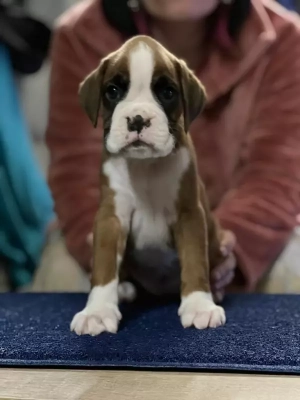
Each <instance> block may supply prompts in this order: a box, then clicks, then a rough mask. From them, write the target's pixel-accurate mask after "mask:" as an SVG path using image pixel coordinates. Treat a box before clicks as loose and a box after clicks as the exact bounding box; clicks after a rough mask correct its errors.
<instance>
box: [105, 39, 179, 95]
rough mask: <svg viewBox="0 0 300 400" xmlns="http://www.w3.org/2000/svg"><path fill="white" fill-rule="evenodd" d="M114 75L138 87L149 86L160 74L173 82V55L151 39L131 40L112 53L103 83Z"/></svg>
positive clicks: (174, 72)
mask: <svg viewBox="0 0 300 400" xmlns="http://www.w3.org/2000/svg"><path fill="white" fill-rule="evenodd" d="M116 75H120V76H122V77H123V78H124V79H126V80H128V81H129V82H130V86H133V85H134V86H139V87H140V88H142V87H146V86H148V87H149V86H151V84H152V82H153V81H155V80H156V79H157V78H159V77H161V76H166V77H167V78H168V79H170V80H171V81H172V82H174V84H176V83H177V75H176V69H175V63H174V58H173V56H172V55H171V54H170V53H168V52H167V51H166V50H165V49H164V48H163V47H161V46H160V45H159V44H158V43H155V42H153V41H152V40H149V41H148V40H147V39H145V38H144V39H143V40H133V41H130V42H129V43H127V44H126V45H125V46H123V47H122V48H121V49H120V50H118V51H117V52H116V53H114V54H113V55H112V57H111V59H110V62H109V66H108V68H107V71H106V74H105V78H104V83H106V82H109V81H111V80H112V79H113V78H114V77H115V76H116Z"/></svg>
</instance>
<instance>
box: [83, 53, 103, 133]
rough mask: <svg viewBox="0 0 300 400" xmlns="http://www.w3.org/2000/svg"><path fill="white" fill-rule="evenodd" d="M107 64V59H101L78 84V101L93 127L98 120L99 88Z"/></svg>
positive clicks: (100, 88)
mask: <svg viewBox="0 0 300 400" xmlns="http://www.w3.org/2000/svg"><path fill="white" fill-rule="evenodd" d="M107 65H108V59H105V60H102V61H101V63H100V65H99V67H98V68H97V69H95V70H94V71H93V72H91V73H90V74H89V75H88V76H87V77H86V78H85V80H84V81H83V82H81V84H80V85H79V102H80V104H81V106H82V108H83V109H84V111H85V112H86V114H87V116H88V117H89V119H90V120H91V121H92V124H93V125H94V128H96V126H97V122H98V116H99V111H100V105H101V90H102V84H103V78H104V75H105V71H106V69H107Z"/></svg>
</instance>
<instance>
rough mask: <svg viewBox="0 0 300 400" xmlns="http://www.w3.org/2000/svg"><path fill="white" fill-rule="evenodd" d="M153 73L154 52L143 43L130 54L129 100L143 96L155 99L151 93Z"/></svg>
mask: <svg viewBox="0 0 300 400" xmlns="http://www.w3.org/2000/svg"><path fill="white" fill-rule="evenodd" d="M153 71H154V57H153V51H152V50H151V48H150V47H149V46H147V44H145V43H143V42H141V43H139V44H138V45H137V46H136V47H134V48H133V50H132V51H131V53H130V54H129V79H130V89H129V92H128V95H127V100H129V101H130V100H135V99H136V97H137V96H138V95H141V94H143V95H145V94H148V95H149V96H150V97H153V96H152V93H151V81H152V76H153ZM145 92H146V93H145Z"/></svg>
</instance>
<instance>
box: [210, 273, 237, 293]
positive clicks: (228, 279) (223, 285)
mask: <svg viewBox="0 0 300 400" xmlns="http://www.w3.org/2000/svg"><path fill="white" fill-rule="evenodd" d="M234 276H235V273H234V271H230V272H228V273H227V275H225V276H224V277H223V278H222V279H221V280H219V281H216V282H215V283H214V288H215V290H216V291H219V290H220V289H225V288H226V286H228V285H229V284H230V283H231V282H232V281H233V279H234Z"/></svg>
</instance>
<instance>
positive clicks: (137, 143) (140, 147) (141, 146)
mask: <svg viewBox="0 0 300 400" xmlns="http://www.w3.org/2000/svg"><path fill="white" fill-rule="evenodd" d="M147 148H148V149H149V148H150V149H152V150H155V147H154V145H152V144H150V143H146V142H144V141H143V140H140V139H137V140H135V141H134V142H132V143H129V144H128V145H127V146H125V147H124V149H123V150H125V151H126V150H129V149H130V150H132V149H136V150H143V149H147Z"/></svg>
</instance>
